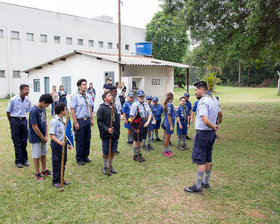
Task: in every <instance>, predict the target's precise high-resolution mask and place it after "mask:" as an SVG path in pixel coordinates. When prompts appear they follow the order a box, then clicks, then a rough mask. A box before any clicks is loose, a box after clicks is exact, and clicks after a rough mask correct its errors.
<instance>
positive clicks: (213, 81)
mask: <svg viewBox="0 0 280 224" xmlns="http://www.w3.org/2000/svg"><path fill="white" fill-rule="evenodd" d="M215 75H216V72H212V73H209V74H208V77H207V76H205V77H204V78H203V80H204V81H205V82H206V83H207V84H208V88H209V90H210V91H211V92H213V90H214V88H215V85H216V84H219V83H220V81H221V80H220V79H219V78H217V77H215ZM207 78H208V80H207Z"/></svg>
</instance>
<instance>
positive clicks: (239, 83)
mask: <svg viewBox="0 0 280 224" xmlns="http://www.w3.org/2000/svg"><path fill="white" fill-rule="evenodd" d="M238 66H239V73H238V86H240V85H241V64H240V61H239V63H238Z"/></svg>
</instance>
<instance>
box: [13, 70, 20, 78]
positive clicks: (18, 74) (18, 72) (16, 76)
mask: <svg viewBox="0 0 280 224" xmlns="http://www.w3.org/2000/svg"><path fill="white" fill-rule="evenodd" d="M13 78H20V71H19V70H14V71H13Z"/></svg>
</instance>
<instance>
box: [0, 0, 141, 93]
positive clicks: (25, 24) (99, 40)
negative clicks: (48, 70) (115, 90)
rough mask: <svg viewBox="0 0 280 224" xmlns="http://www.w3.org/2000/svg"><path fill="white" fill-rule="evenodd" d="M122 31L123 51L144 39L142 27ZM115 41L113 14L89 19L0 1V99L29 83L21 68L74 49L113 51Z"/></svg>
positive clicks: (40, 62)
mask: <svg viewBox="0 0 280 224" xmlns="http://www.w3.org/2000/svg"><path fill="white" fill-rule="evenodd" d="M121 32H122V43H121V47H122V52H123V54H127V55H131V54H133V53H134V52H136V50H135V43H136V42H139V41H140V42H141V41H144V40H145V30H144V29H140V28H135V27H130V26H124V25H123V26H122V29H121ZM117 42H118V25H117V24H115V23H113V18H112V17H108V16H100V17H97V18H93V19H90V18H83V17H78V16H73V15H67V14H63V13H57V12H51V11H46V10H40V9H34V8H30V7H25V6H18V5H13V4H7V3H2V2H0V98H1V97H4V96H6V95H7V94H9V93H17V92H18V91H19V85H20V84H21V83H27V82H28V78H27V76H26V74H24V73H21V71H22V70H24V69H27V68H30V67H33V66H34V65H38V64H42V63H44V62H46V61H49V60H51V59H53V58H56V57H58V56H60V55H64V54H67V53H69V52H71V51H73V50H75V49H80V50H88V51H98V52H104V53H112V54H116V53H117V52H118V44H117ZM89 81H90V80H89ZM62 84H64V85H65V83H62ZM46 91H50V89H46Z"/></svg>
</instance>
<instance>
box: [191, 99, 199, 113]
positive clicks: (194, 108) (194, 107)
mask: <svg viewBox="0 0 280 224" xmlns="http://www.w3.org/2000/svg"><path fill="white" fill-rule="evenodd" d="M198 102H199V100H197V101H195V103H194V104H193V107H192V112H196V108H197V105H198Z"/></svg>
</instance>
